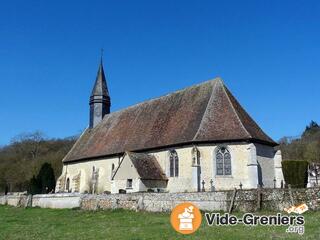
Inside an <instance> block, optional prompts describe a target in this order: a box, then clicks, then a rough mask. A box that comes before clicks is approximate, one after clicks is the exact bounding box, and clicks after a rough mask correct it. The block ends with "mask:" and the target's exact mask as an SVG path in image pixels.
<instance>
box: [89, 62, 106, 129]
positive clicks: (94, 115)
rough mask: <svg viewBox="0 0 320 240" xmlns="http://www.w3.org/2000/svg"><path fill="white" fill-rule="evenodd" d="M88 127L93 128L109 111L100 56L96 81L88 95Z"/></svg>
mask: <svg viewBox="0 0 320 240" xmlns="http://www.w3.org/2000/svg"><path fill="white" fill-rule="evenodd" d="M89 105H90V124H89V127H90V128H94V127H95V126H96V125H97V124H98V123H99V122H101V120H102V119H103V117H104V115H106V114H109V113H110V107H111V101H110V95H109V91H108V86H107V81H106V77H105V74H104V69H103V62H102V56H101V60H100V65H99V69H98V72H97V77H96V81H95V83H94V86H93V89H92V92H91V96H90V102H89Z"/></svg>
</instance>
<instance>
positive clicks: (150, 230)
mask: <svg viewBox="0 0 320 240" xmlns="http://www.w3.org/2000/svg"><path fill="white" fill-rule="evenodd" d="M267 214H268V215H270V214H271V213H267ZM236 215H239V216H240V215H242V214H240V213H237V214H236ZM304 216H305V234H304V235H302V236H300V235H298V234H296V233H286V232H285V229H286V228H287V227H285V226H284V227H265V226H256V227H249V226H243V225H236V226H213V227H209V226H208V225H207V223H206V221H205V220H204V218H203V221H202V225H201V227H200V228H199V230H198V231H197V232H195V233H194V234H192V235H188V236H186V235H181V234H179V233H177V232H175V231H174V230H173V229H172V228H171V225H170V220H169V219H170V215H169V214H165V213H147V212H132V211H126V210H113V211H111V210H110V211H97V212H90V211H82V210H67V209H62V210H57V209H40V208H28V209H24V208H13V207H9V206H0V239H26V240H28V239H70V240H73V239H153V240H155V239H252V240H255V239H264V240H266V239H320V212H307V213H305V214H304Z"/></svg>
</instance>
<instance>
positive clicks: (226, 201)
mask: <svg viewBox="0 0 320 240" xmlns="http://www.w3.org/2000/svg"><path fill="white" fill-rule="evenodd" d="M233 194H234V192H233V191H219V192H200V193H132V194H112V195H84V196H83V197H82V201H81V208H82V209H86V210H97V209H116V208H124V209H132V210H145V211H150V212H169V211H171V209H172V208H174V207H175V206H176V205H177V204H179V203H181V202H192V203H194V204H195V205H196V206H198V207H199V208H200V209H201V210H206V211H220V210H221V211H228V210H229V207H230V204H231V201H232V198H233ZM291 195H292V199H293V203H292V201H291V196H290V190H288V189H261V190H257V189H254V190H237V192H236V195H235V198H234V204H233V210H236V211H244V212H255V211H258V210H273V211H283V209H284V208H285V207H290V206H292V204H300V203H306V204H307V205H308V206H309V208H310V209H311V210H319V209H320V189H319V188H310V189H293V190H292V191H291Z"/></svg>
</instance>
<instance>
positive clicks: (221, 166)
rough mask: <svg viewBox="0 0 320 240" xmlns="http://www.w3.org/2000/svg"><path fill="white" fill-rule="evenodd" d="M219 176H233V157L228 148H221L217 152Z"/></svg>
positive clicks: (217, 171)
mask: <svg viewBox="0 0 320 240" xmlns="http://www.w3.org/2000/svg"><path fill="white" fill-rule="evenodd" d="M216 173H217V175H231V155H230V152H229V151H228V149H227V148H225V147H221V148H219V149H218V151H217V152H216Z"/></svg>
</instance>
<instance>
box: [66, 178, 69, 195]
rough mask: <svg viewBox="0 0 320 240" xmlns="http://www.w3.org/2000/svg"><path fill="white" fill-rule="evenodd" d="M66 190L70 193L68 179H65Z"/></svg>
mask: <svg viewBox="0 0 320 240" xmlns="http://www.w3.org/2000/svg"><path fill="white" fill-rule="evenodd" d="M66 190H67V192H70V179H69V178H68V179H67V184H66Z"/></svg>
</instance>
